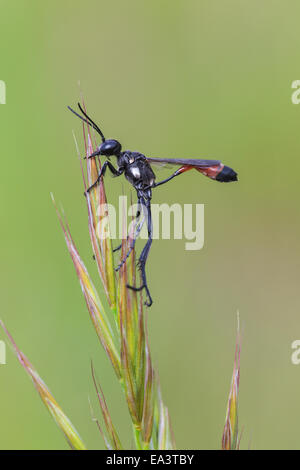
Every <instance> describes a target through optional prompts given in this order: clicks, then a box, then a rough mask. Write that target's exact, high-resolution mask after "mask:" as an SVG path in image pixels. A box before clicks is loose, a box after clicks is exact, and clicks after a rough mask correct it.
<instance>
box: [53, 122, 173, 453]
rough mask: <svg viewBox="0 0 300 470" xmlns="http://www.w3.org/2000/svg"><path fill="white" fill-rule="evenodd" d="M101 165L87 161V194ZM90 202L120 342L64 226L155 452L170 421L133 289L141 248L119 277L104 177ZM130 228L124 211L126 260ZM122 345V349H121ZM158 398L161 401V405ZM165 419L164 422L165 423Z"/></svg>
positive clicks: (87, 139)
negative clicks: (138, 254)
mask: <svg viewBox="0 0 300 470" xmlns="http://www.w3.org/2000/svg"><path fill="white" fill-rule="evenodd" d="M83 136H84V147H85V152H86V156H88V155H90V154H91V153H93V152H94V150H95V147H94V146H93V145H92V142H93V137H92V135H91V132H90V129H89V128H88V126H87V125H86V124H84V123H83ZM76 147H77V152H78V155H80V152H79V150H78V145H77V142H76ZM100 165H101V164H100V161H99V159H95V158H92V159H86V175H87V178H85V176H84V172H83V176H84V188H85V190H86V189H87V187H89V186H90V185H91V184H93V183H94V182H95V180H96V179H97V177H98V173H99V169H100V168H101V166H100ZM86 201H87V209H88V225H89V233H90V238H91V243H92V246H93V251H94V255H95V259H96V262H97V266H98V271H99V275H100V278H101V281H102V283H103V286H104V290H105V293H106V297H107V300H108V303H109V305H110V307H111V311H112V313H113V315H114V317H115V320H116V321H115V324H116V327H117V336H118V338H117V341H114V338H113V336H112V333H111V331H112V330H111V328H110V322H109V320H108V317H109V315H104V314H103V313H102V311H103V306H102V304H101V303H99V301H98V299H99V296H98V295H96V293H95V291H94V286H93V287H92V295H91V293H90V290H91V286H92V283H91V280H90V278H89V276H88V274H87V271H86V269H85V268H84V265H83V263H82V261H81V259H80V257H79V254H78V252H77V250H76V247H75V244H74V242H73V241H72V237H71V235H70V232H69V229H68V226H67V224H64V223H63V222H62V219H61V217H60V222H61V224H62V228H63V230H64V235H65V238H66V242H67V246H68V249H69V251H70V254H71V256H72V259H73V263H74V266H75V268H76V272H77V275H78V277H79V280H80V283H81V286H82V290H83V293H84V295H85V298H86V300H87V305H88V308H89V310H90V314H91V306H90V303H91V302H90V299H91V298H92V299H93V302H92V303H93V306H94V305H95V304H96V305H98V310H100V311H101V321H98V322H97V328H96V329H97V333H98V336H99V337H100V338H101V342H102V344H103V345H104V349H105V351H106V353H107V354H108V355H109V357H110V360H111V362H112V364H113V365H114V368H115V370H116V372H117V376H118V378H119V379H120V383H121V385H122V388H123V391H124V394H125V398H126V401H127V405H128V409H129V413H130V416H131V420H132V425H133V433H134V437H135V444H136V448H137V449H149V448H155V447H154V446H155V445H158V444H159V439H158V437H157V436H158V435H157V432H158V431H157V430H158V429H164V430H166V431H165V432H166V433H167V430H169V419H168V417H167V411H166V409H165V408H164V405H163V403H162V400H161V395H160V394H159V393H158V389H157V383H156V380H155V373H154V369H153V365H152V361H151V355H150V349H149V342H148V334H147V331H146V328H145V313H144V304H143V299H142V294H141V293H139V294H137V293H136V292H134V291H132V290H129V289H128V288H127V284H128V283H129V284H135V281H136V277H137V269H136V258H135V250H134V249H133V250H132V251H131V253H130V255H129V257H128V259H127V261H126V263H124V264H123V265H122V267H121V269H120V270H119V271H118V274H115V271H114V269H113V267H114V264H115V263H114V256H113V249H112V243H111V237H110V227H109V219H108V217H107V198H106V194H105V188H104V183H103V180H102V179H101V181H100V182H99V184H98V185H96V186H95V187H93V189H92V190H91V191H90V192H89V193H87V194H86ZM126 226H127V224H126V219H125V211H123V241H122V246H121V250H120V261H121V260H122V259H123V258H124V257H125V256H126V253H127V251H128V250H129V248H130V247H131V244H132V238H133V231H134V228H133V226H134V224H131V227H132V232H131V233H129V234H128V236H127V233H125V230H126ZM83 274H84V275H83ZM95 299H96V300H95ZM102 328H104V331H101V330H102ZM118 345H119V348H120V350H118V349H117V348H118ZM92 375H93V380H94V384H95V387H96V391H97V396H98V399H99V404H100V408H101V411H102V415H103V419H104V422H105V426H106V431H107V432H106V436H105V440H106V443H107V442H109V445H110V446H111V447H112V448H118V447H119V446H121V444H120V440H119V439H118V438H117V437H116V434H115V430H114V428H113V427H112V423H111V420H110V418H109V415H108V410H107V407H106V402H105V399H104V394H103V392H102V389H101V388H100V385H99V384H98V382H96V381H95V376H94V372H93V374H92ZM158 397H159V398H158ZM156 400H159V401H158V402H157V403H156ZM157 407H158V408H159V409H161V410H162V409H163V410H164V413H162V412H161V413H158V414H157V415H156V417H155V409H156V408H157ZM162 419H163V424H162V423H161V420H162ZM161 435H162V433H161ZM163 445H164V446H165V448H172V443H171V441H170V440H168V439H167V438H166V439H165V440H164V444H163Z"/></svg>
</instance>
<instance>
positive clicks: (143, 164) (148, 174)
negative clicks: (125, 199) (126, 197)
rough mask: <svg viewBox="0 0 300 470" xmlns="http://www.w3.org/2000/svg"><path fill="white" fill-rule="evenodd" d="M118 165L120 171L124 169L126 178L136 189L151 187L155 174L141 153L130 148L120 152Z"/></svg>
mask: <svg viewBox="0 0 300 470" xmlns="http://www.w3.org/2000/svg"><path fill="white" fill-rule="evenodd" d="M118 167H119V170H120V171H122V172H123V171H124V174H125V177H126V179H127V180H128V181H129V183H131V184H132V185H133V186H134V187H135V188H136V189H143V188H147V187H149V186H150V187H151V186H153V184H154V182H155V174H154V172H153V170H152V168H151V166H150V165H149V163H148V161H147V159H146V157H145V155H143V154H142V153H139V152H131V151H130V150H126V151H125V152H121V154H120V156H119V158H118Z"/></svg>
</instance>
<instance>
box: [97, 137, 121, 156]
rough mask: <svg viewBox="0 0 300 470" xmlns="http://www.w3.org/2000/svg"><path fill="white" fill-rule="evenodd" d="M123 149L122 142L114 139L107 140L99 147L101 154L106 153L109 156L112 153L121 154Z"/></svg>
mask: <svg viewBox="0 0 300 470" xmlns="http://www.w3.org/2000/svg"><path fill="white" fill-rule="evenodd" d="M121 149H122V146H121V144H120V142H118V141H117V140H114V139H109V140H105V141H104V142H103V144H101V145H100V147H99V151H100V155H106V156H107V157H109V156H111V155H119V154H120V152H121Z"/></svg>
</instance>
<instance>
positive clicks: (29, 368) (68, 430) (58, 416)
mask: <svg viewBox="0 0 300 470" xmlns="http://www.w3.org/2000/svg"><path fill="white" fill-rule="evenodd" d="M0 326H1V327H2V328H3V330H4V331H5V333H6V335H7V337H8V339H9V341H10V343H11V345H12V347H13V350H14V352H15V353H16V355H17V358H18V360H19V362H20V364H21V365H22V366H23V367H24V369H25V370H26V372H27V373H28V375H29V376H30V378H31V379H32V381H33V384H34V386H35V388H36V390H37V392H38V393H39V395H40V397H41V399H42V401H43V402H44V404H45V406H46V408H47V409H48V411H49V412H50V414H51V415H52V417H53V419H54V421H55V422H56V424H57V425H58V426H59V427H60V429H61V430H62V432H63V433H64V435H65V438H66V440H67V442H68V444H69V446H70V447H71V449H73V450H85V449H86V447H85V445H84V443H83V441H82V440H81V437H80V436H79V434H78V432H77V431H76V429H75V427H74V426H73V424H72V423H71V421H70V420H69V418H68V417H67V416H66V415H65V413H64V412H63V410H62V409H61V407H60V406H59V404H58V403H57V402H56V400H55V399H54V397H53V395H52V394H51V392H50V390H49V389H48V387H47V385H46V384H45V382H44V381H43V380H42V379H41V377H40V376H39V375H38V373H37V371H36V370H35V369H34V367H33V365H32V364H31V363H30V362H29V360H28V359H27V357H26V356H25V354H23V353H22V351H21V350H20V349H19V348H18V346H17V345H16V343H15V341H14V339H13V337H12V336H11V334H10V333H9V331H8V330H7V328H6V326H5V325H4V323H3V322H2V321H1V320H0Z"/></svg>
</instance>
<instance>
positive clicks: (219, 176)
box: [146, 157, 237, 183]
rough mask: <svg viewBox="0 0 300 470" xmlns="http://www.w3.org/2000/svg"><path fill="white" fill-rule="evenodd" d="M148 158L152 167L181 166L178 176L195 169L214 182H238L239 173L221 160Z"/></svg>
mask: <svg viewBox="0 0 300 470" xmlns="http://www.w3.org/2000/svg"><path fill="white" fill-rule="evenodd" d="M146 158H147V161H148V162H149V163H150V164H151V165H152V164H154V165H155V164H158V165H177V166H180V168H179V169H178V170H177V172H176V173H178V174H180V173H184V172H185V171H188V170H192V169H195V170H197V171H199V172H200V173H202V174H203V175H204V176H207V177H208V178H210V179H212V180H217V181H220V182H223V183H229V182H231V181H237V173H236V172H235V171H234V170H233V169H232V168H230V167H229V166H226V165H223V163H221V162H220V160H202V159H197V158H192V159H184V158H151V157H149V158H148V157H146Z"/></svg>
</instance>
